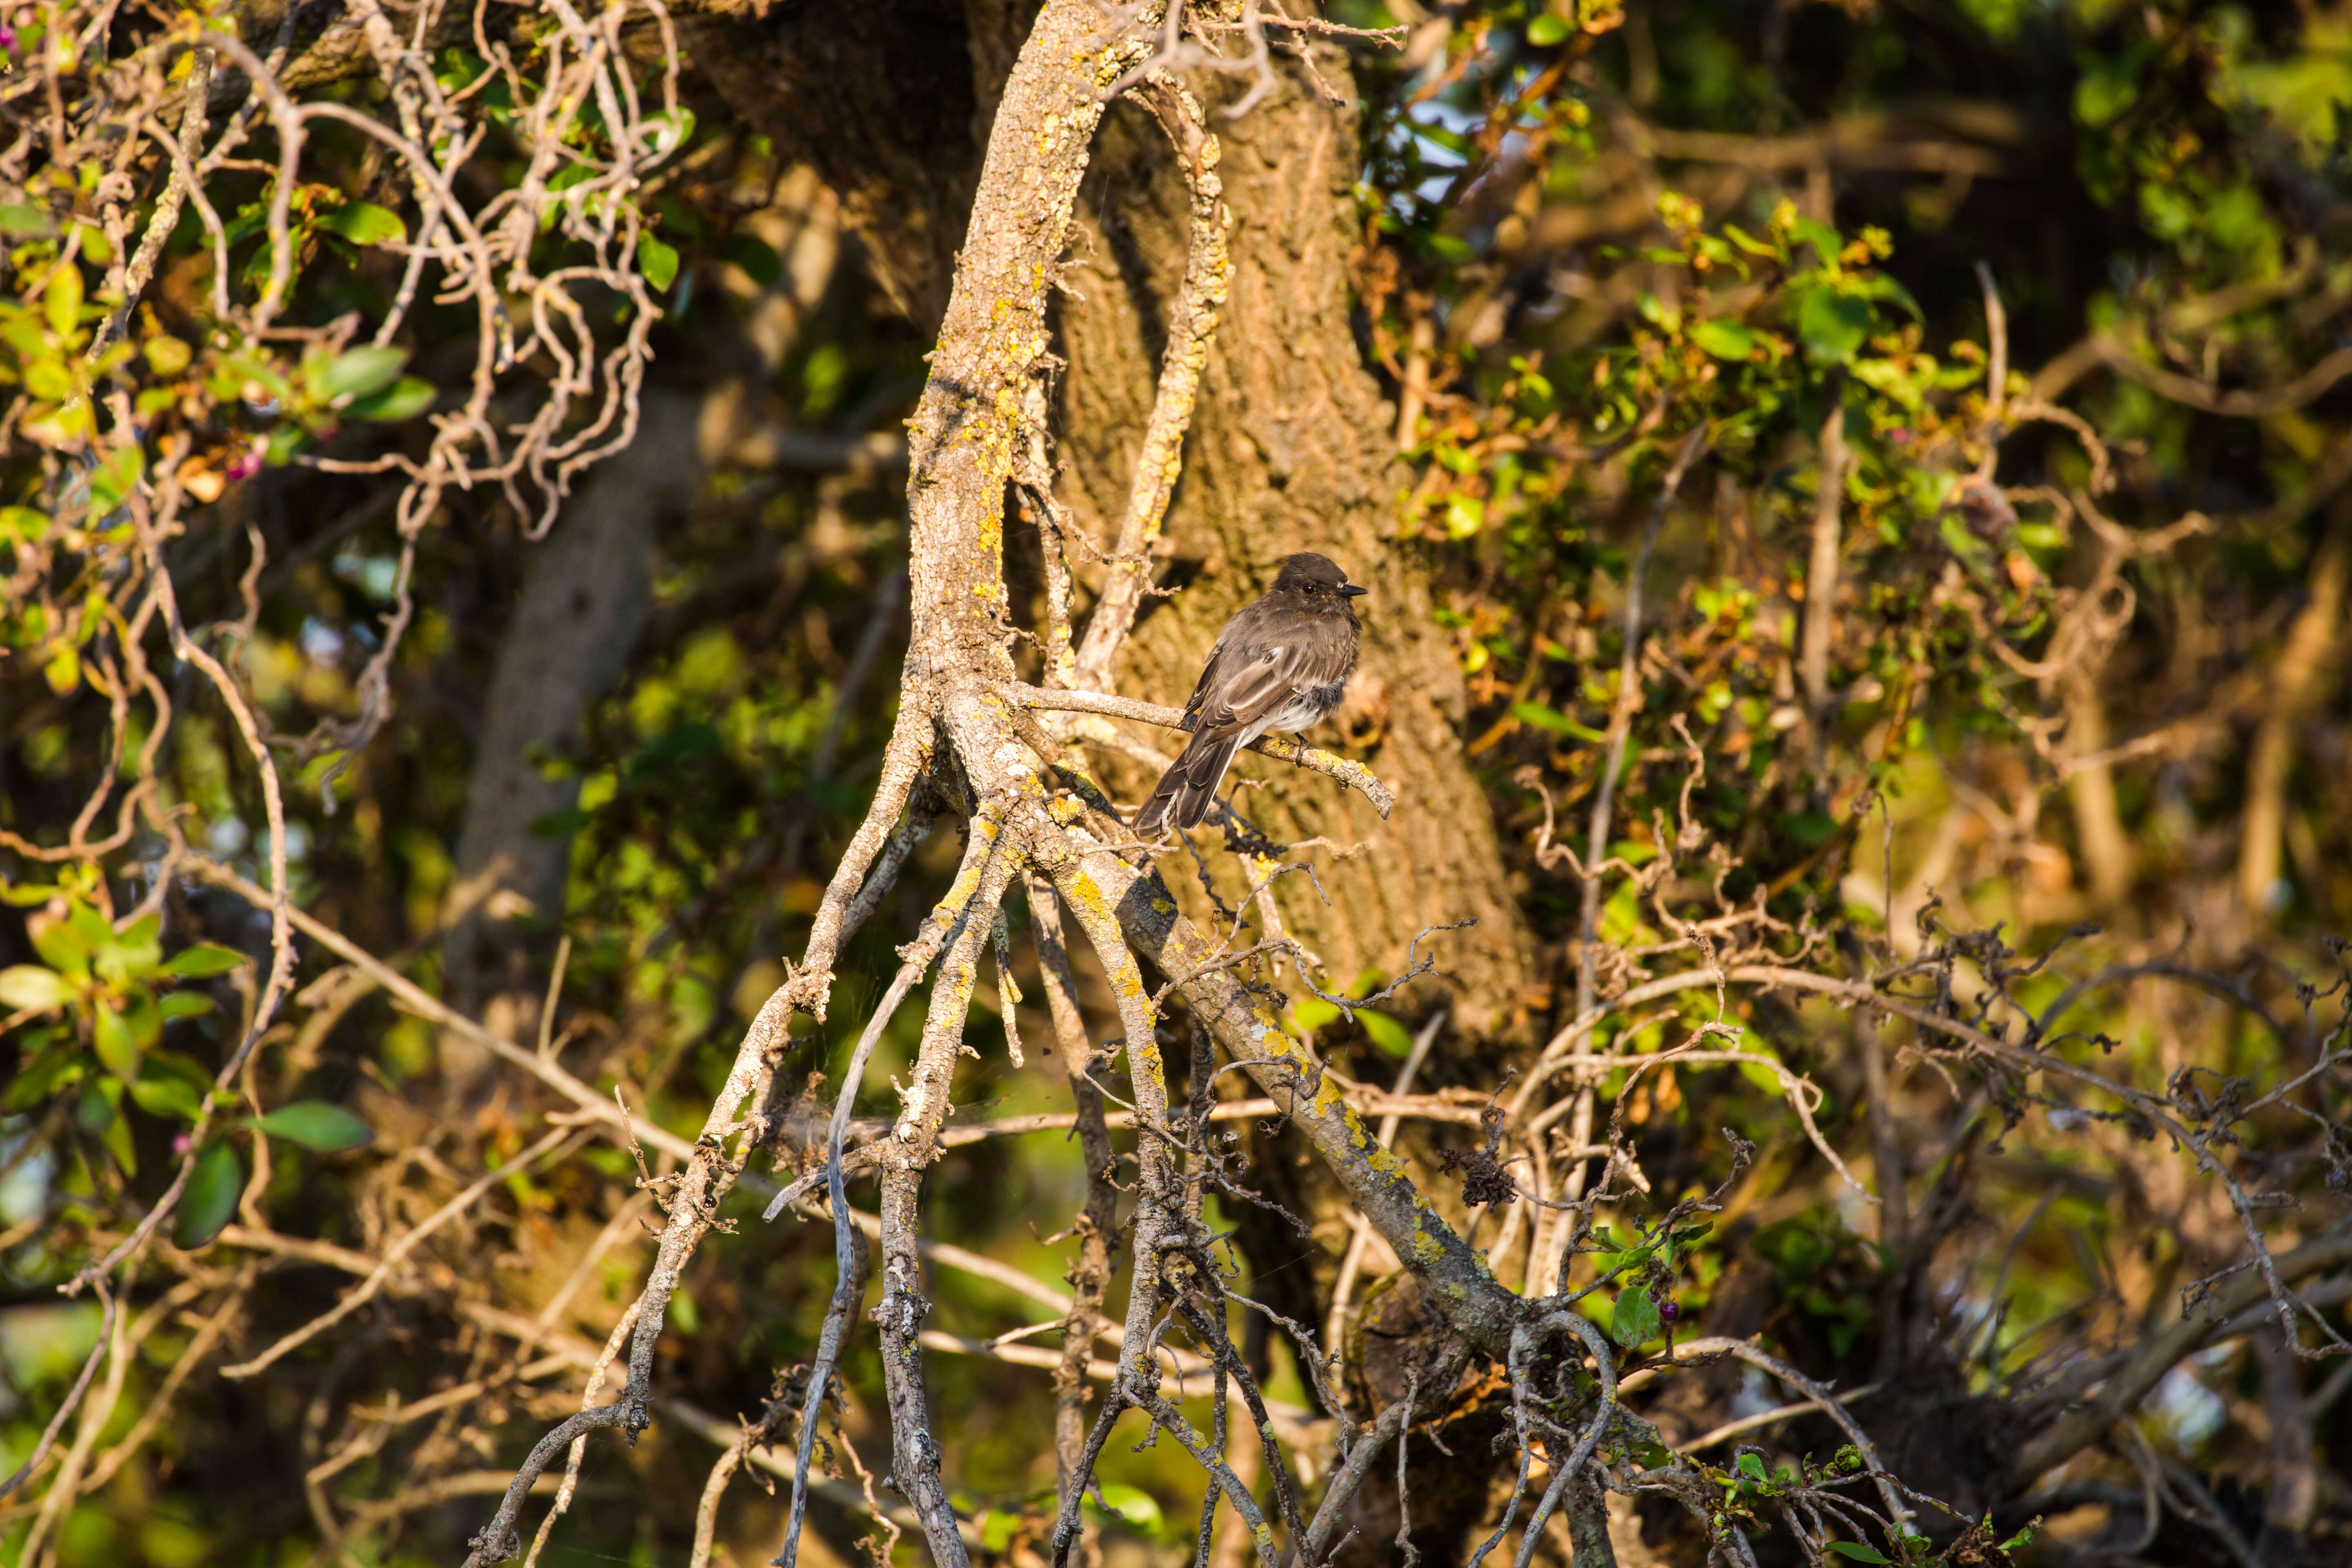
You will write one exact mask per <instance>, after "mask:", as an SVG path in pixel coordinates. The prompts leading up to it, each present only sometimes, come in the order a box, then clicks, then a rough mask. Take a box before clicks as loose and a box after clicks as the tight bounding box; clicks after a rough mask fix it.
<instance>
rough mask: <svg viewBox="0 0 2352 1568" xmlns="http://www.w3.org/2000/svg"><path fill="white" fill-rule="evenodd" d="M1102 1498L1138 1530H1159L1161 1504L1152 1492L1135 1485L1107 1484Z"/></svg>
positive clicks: (1112, 1509) (1123, 1519) (1120, 1517)
mask: <svg viewBox="0 0 2352 1568" xmlns="http://www.w3.org/2000/svg"><path fill="white" fill-rule="evenodd" d="M1102 1500H1103V1501H1105V1502H1107V1503H1108V1504H1109V1505H1110V1511H1111V1512H1112V1513H1114V1514H1116V1515H1118V1518H1119V1519H1120V1520H1121V1521H1124V1522H1125V1523H1127V1524H1129V1525H1131V1526H1133V1527H1134V1528H1135V1529H1137V1530H1141V1531H1150V1532H1154V1533H1156V1532H1157V1531H1159V1529H1160V1504H1159V1503H1158V1502H1157V1501H1155V1500H1153V1498H1152V1496H1151V1494H1150V1492H1146V1491H1140V1490H1139V1489H1136V1488H1134V1487H1115V1486H1108V1485H1107V1486H1105V1487H1104V1488H1103V1489H1102Z"/></svg>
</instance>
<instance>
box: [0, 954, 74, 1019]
mask: <svg viewBox="0 0 2352 1568" xmlns="http://www.w3.org/2000/svg"><path fill="white" fill-rule="evenodd" d="M72 994H73V989H72V987H71V986H69V985H68V984H67V983H66V977H65V976H64V975H62V974H59V973H58V972H57V971H56V970H54V969H43V968H42V967H41V966H40V965H38V964H37V963H13V964H10V965H9V966H8V967H7V968H5V969H0V1007H5V1008H7V1009H8V1010H9V1011H10V1012H12V1013H16V1012H21V1011H23V1010H24V1009H25V1008H27V1007H33V1008H38V1009H41V1010H43V1011H47V1009H49V1008H52V1007H62V1006H64V1005H66V999H67V998H68V997H69V996H71V995H72Z"/></svg>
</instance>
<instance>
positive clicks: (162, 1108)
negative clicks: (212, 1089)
mask: <svg viewBox="0 0 2352 1568" xmlns="http://www.w3.org/2000/svg"><path fill="white" fill-rule="evenodd" d="M131 1101H132V1103H134V1104H136V1105H137V1106H138V1107H139V1109H140V1110H143V1111H145V1112H146V1113H147V1114H148V1115H150V1116H164V1117H169V1118H171V1119H172V1120H173V1121H194V1120H195V1119H196V1114H197V1112H198V1111H200V1110H203V1109H204V1103H205V1097H204V1096H203V1095H201V1094H199V1093H197V1092H196V1090H195V1088H194V1086H193V1085H192V1084H190V1083H188V1082H187V1081H186V1080H185V1079H180V1078H176V1077H157V1076H155V1075H153V1074H150V1075H149V1076H147V1077H145V1078H142V1079H140V1080H139V1081H138V1082H137V1083H134V1084H132V1085H131Z"/></svg>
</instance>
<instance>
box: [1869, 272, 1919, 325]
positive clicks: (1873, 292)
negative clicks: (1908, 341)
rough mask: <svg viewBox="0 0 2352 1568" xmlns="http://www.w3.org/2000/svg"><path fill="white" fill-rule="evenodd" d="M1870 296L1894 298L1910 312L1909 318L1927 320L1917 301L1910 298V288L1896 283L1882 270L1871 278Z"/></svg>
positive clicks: (1873, 297) (1876, 298)
mask: <svg viewBox="0 0 2352 1568" xmlns="http://www.w3.org/2000/svg"><path fill="white" fill-rule="evenodd" d="M1870 297H1871V298H1872V299H1874V300H1894V301H1895V303H1896V304H1898V305H1900V306H1902V307H1903V308H1904V309H1905V310H1908V311H1909V312H1911V319H1912V320H1913V321H1926V320H1927V317H1926V315H1925V314H1923V313H1922V312H1921V310H1920V309H1919V301H1918V300H1914V299H1913V298H1911V290H1910V289H1906V288H1905V287H1903V285H1902V284H1900V283H1897V282H1896V281H1895V279H1892V278H1889V277H1888V276H1887V275H1886V274H1885V273H1884V272H1881V273H1879V274H1877V275H1876V276H1875V277H1874V278H1872V279H1871V280H1870Z"/></svg>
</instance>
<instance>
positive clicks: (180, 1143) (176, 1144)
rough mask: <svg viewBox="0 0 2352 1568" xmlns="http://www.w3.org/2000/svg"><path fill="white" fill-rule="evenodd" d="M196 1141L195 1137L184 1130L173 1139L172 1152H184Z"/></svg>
mask: <svg viewBox="0 0 2352 1568" xmlns="http://www.w3.org/2000/svg"><path fill="white" fill-rule="evenodd" d="M194 1142H195V1140H194V1139H193V1138H191V1137H189V1136H188V1135H187V1134H186V1133H184V1132H183V1133H181V1134H180V1135H179V1136H178V1137H176V1138H174V1139H173V1140H172V1152H173V1153H174V1154H184V1153H186V1152H188V1150H189V1148H190V1146H191V1145H193V1144H194Z"/></svg>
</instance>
